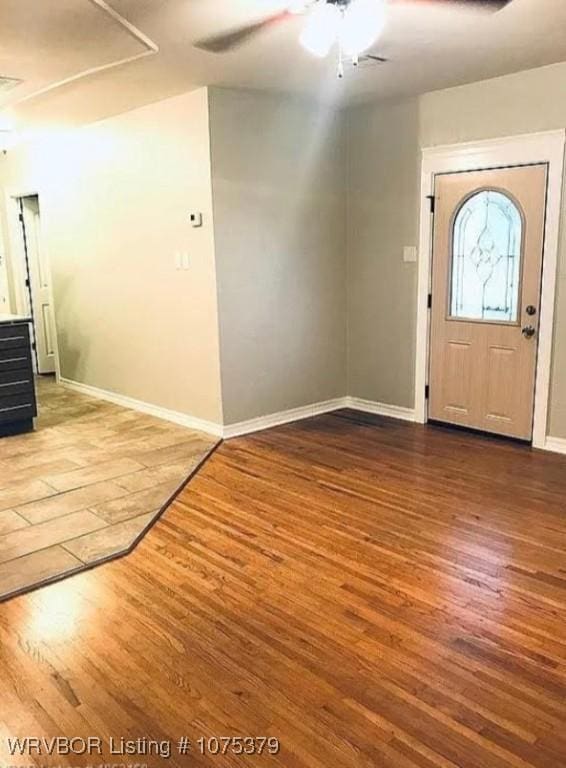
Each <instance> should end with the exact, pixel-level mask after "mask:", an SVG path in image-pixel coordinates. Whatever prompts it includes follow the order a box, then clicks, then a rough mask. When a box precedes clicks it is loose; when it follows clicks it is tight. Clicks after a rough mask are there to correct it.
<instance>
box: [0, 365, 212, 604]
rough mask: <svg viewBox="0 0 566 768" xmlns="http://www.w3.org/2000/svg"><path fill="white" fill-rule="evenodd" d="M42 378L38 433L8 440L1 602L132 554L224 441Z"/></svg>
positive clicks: (1, 517) (0, 533) (3, 454)
mask: <svg viewBox="0 0 566 768" xmlns="http://www.w3.org/2000/svg"><path fill="white" fill-rule="evenodd" d="M37 384H38V395H39V398H38V399H39V418H38V419H37V424H36V431H35V432H32V433H28V434H25V435H19V436H17V437H5V438H1V439H0V600H1V599H5V598H6V597H9V596H10V595H11V594H13V593H14V592H20V591H22V590H25V589H29V588H32V587H34V586H37V585H38V584H41V583H43V582H45V581H46V580H51V579H55V578H58V577H60V576H63V575H66V574H68V573H72V572H75V571H77V570H80V569H83V568H85V567H86V566H91V565H93V564H95V563H97V562H99V561H104V560H106V559H107V558H109V557H113V556H117V555H119V554H121V553H123V552H125V551H127V550H128V549H129V548H130V547H131V546H132V544H133V543H134V542H135V541H136V540H137V539H138V537H139V536H140V534H142V532H143V531H144V529H145V528H146V527H147V526H148V525H150V524H151V522H152V520H153V519H154V518H155V517H156V516H157V515H158V514H159V512H160V510H161V509H162V508H163V506H164V505H165V504H166V502H167V501H168V500H169V499H170V498H171V496H173V494H175V492H176V491H177V490H178V488H179V487H180V486H181V485H182V484H183V482H184V481H185V480H186V479H187V477H188V476H189V474H190V473H191V472H192V471H193V470H194V469H195V467H196V466H197V465H198V464H199V463H200V462H201V461H202V460H203V459H204V458H205V457H206V456H207V455H208V453H209V452H210V451H211V450H212V448H213V447H214V446H215V444H216V440H215V439H214V438H212V437H210V436H209V435H204V434H202V433H200V432H194V431H193V430H189V429H185V428H184V427H179V426H177V425H175V424H170V423H168V422H164V421H162V420H160V419H155V418H152V417H151V416H146V415H144V414H140V413H137V412H135V411H131V410H129V409H126V408H121V407H120V406H117V405H113V404H110V403H106V402H103V401H101V400H95V399H93V398H91V397H85V396H84V395H81V394H77V393H76V392H73V391H70V390H68V389H65V388H63V387H60V386H57V385H56V384H55V382H54V380H53V379H52V378H51V377H40V378H39V379H38V382H37Z"/></svg>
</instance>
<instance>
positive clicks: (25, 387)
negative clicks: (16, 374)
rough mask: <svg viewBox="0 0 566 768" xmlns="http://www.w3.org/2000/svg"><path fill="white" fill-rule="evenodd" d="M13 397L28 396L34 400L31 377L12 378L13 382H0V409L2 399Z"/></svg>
mask: <svg viewBox="0 0 566 768" xmlns="http://www.w3.org/2000/svg"><path fill="white" fill-rule="evenodd" d="M13 395H29V396H30V397H31V398H32V399H35V392H34V386H33V379H32V378H31V376H27V377H24V378H21V379H20V378H14V381H4V382H2V381H0V407H1V403H2V398H6V397H12V396H13Z"/></svg>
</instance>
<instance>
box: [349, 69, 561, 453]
mask: <svg viewBox="0 0 566 768" xmlns="http://www.w3.org/2000/svg"><path fill="white" fill-rule="evenodd" d="M565 82H566V63H563V64H556V65H552V66H550V67H543V68H541V69H537V70H530V71H528V72H521V73H518V74H514V75H508V76H506V77H501V78H496V79H493V80H486V81H484V82H480V83H473V84H470V85H465V86H460V87H458V88H451V89H447V90H444V91H437V92H434V93H429V94H425V95H424V96H421V97H420V98H419V99H418V100H417V101H416V102H415V101H414V100H407V101H404V102H401V103H397V104H382V105H373V106H371V107H368V106H364V107H357V108H354V109H352V110H350V112H349V116H348V126H349V130H348V137H347V141H348V144H347V146H348V158H349V162H348V177H349V190H350V191H349V206H348V210H349V224H348V236H349V250H348V258H349V295H350V329H349V341H350V344H349V347H350V349H349V371H350V392H349V394H353V395H358V396H360V397H368V398H370V399H375V400H379V401H381V402H385V403H389V404H393V405H401V406H407V405H408V406H412V405H413V404H414V401H413V377H414V370H413V369H414V365H413V361H414V356H415V349H414V321H415V316H416V305H415V296H416V293H415V275H414V270H413V269H412V268H411V265H407V264H404V263H403V261H402V259H401V256H400V254H399V248H400V247H402V244H409V243H415V242H416V239H417V221H418V213H417V211H416V206H417V199H418V195H419V183H420V182H419V178H418V174H417V167H418V164H419V145H420V146H423V147H424V146H433V145H437V144H454V143H458V142H463V141H475V140H480V139H485V138H494V137H500V136H507V135H513V134H521V133H532V132H535V131H543V130H551V129H558V128H564V127H565V126H566V99H565V98H564V93H565V91H564V83H565ZM368 168H371V169H372V174H369V172H368ZM362 192H366V193H368V194H370V195H371V196H372V200H371V201H367V200H366V201H364V200H363V198H362ZM378 195H379V196H381V197H382V202H381V204H378V203H376V202H375V198H376V197H377V196H378ZM565 199H566V198H565ZM370 205H371V206H373V208H374V210H373V211H372V212H371V214H370V212H365V209H366V207H367V206H370ZM360 206H361V207H362V211H363V212H362V213H360V211H359V210H357V209H358V208H359V207H360ZM563 210H564V207H563ZM360 222H362V223H360ZM378 297H379V299H380V301H381V304H382V311H380V310H379V308H378V307H376V306H375V304H376V298H378ZM549 427H550V428H549V434H550V435H552V436H554V437H563V438H566V215H563V221H562V233H561V247H560V255H559V268H558V295H557V313H556V323H555V338H554V352H553V371H552V387H551V398H550V425H549Z"/></svg>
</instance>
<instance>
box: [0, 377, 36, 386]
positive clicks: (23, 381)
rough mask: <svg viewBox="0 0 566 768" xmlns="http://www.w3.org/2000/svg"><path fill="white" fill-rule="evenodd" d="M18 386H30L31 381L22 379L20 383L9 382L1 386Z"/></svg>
mask: <svg viewBox="0 0 566 768" xmlns="http://www.w3.org/2000/svg"><path fill="white" fill-rule="evenodd" d="M17 384H29V379H20V380H19V381H8V382H6V384H0V387H15V386H16V385H17Z"/></svg>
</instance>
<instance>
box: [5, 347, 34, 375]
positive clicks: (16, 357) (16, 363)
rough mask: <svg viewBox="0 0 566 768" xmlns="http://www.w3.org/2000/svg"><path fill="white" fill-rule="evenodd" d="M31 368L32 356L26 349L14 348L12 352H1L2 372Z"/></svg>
mask: <svg viewBox="0 0 566 768" xmlns="http://www.w3.org/2000/svg"><path fill="white" fill-rule="evenodd" d="M28 368H31V357H30V354H29V352H27V354H26V350H25V349H16V350H12V352H11V353H10V354H2V352H0V374H3V373H6V372H8V371H19V370H27V369H28Z"/></svg>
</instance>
